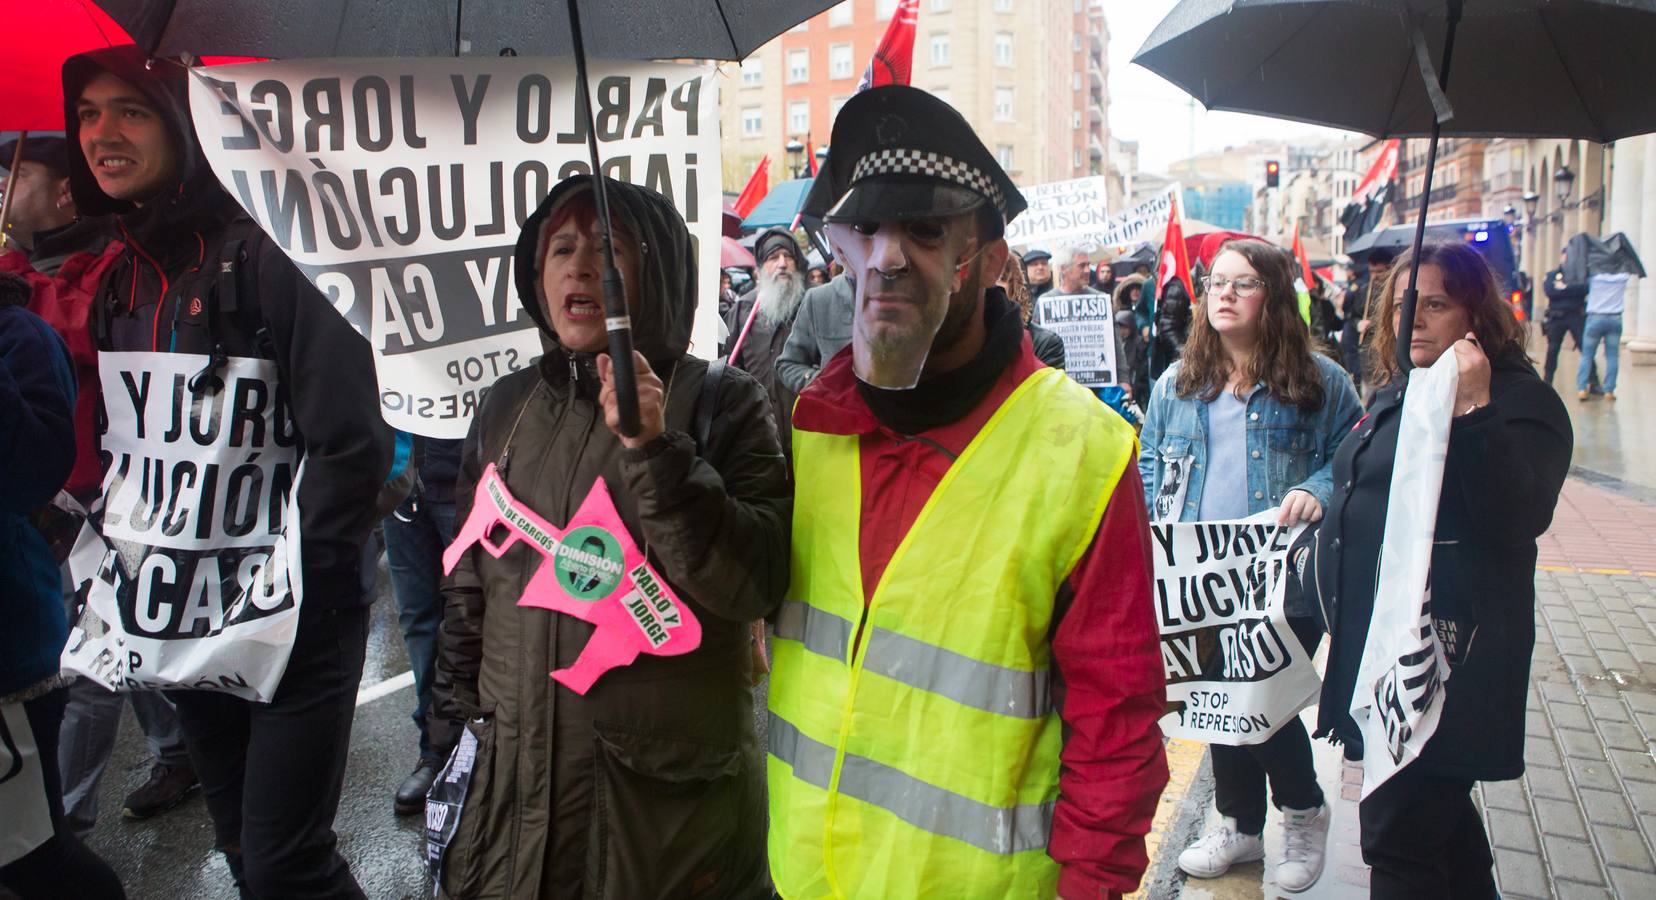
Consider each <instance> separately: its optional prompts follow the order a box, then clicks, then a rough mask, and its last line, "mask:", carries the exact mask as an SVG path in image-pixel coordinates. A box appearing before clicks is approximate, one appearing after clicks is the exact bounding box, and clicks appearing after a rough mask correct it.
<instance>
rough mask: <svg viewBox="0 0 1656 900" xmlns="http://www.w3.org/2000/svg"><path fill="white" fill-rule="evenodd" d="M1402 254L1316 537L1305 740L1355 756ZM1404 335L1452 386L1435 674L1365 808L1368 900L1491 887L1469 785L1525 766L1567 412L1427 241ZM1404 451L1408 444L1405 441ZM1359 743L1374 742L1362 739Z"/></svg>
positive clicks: (1462, 251)
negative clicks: (1320, 648)
mask: <svg viewBox="0 0 1656 900" xmlns="http://www.w3.org/2000/svg"><path fill="white" fill-rule="evenodd" d="M1408 267H1409V258H1408V257H1407V256H1405V257H1404V258H1402V259H1399V260H1398V261H1397V263H1396V265H1395V266H1393V268H1392V270H1391V277H1390V279H1389V280H1388V283H1387V285H1386V288H1385V291H1384V293H1383V294H1381V299H1380V300H1379V304H1378V309H1377V310H1376V314H1375V315H1374V316H1373V318H1372V321H1373V327H1372V329H1371V332H1370V334H1371V336H1372V338H1373V340H1374V348H1373V349H1374V357H1375V359H1376V361H1377V362H1379V363H1381V364H1382V365H1384V366H1389V367H1390V371H1387V370H1385V369H1382V370H1381V372H1380V373H1379V377H1380V378H1381V379H1383V380H1382V382H1381V385H1380V388H1379V390H1378V392H1377V393H1376V395H1375V398H1374V401H1373V404H1372V406H1371V407H1370V410H1369V413H1368V415H1367V416H1365V417H1364V418H1363V419H1362V420H1361V421H1359V422H1358V424H1357V427H1356V428H1355V429H1354V430H1353V431H1352V433H1351V434H1350V436H1348V437H1347V438H1346V440H1345V442H1344V443H1343V444H1341V446H1340V449H1339V452H1338V453H1337V454H1336V455H1335V458H1334V498H1333V501H1332V502H1331V503H1330V504H1329V509H1328V513H1327V516H1326V518H1325V521H1324V525H1323V528H1322V531H1321V533H1320V534H1319V535H1318V539H1317V557H1316V563H1317V564H1316V566H1315V567H1314V569H1313V571H1314V572H1315V578H1316V589H1317V591H1318V593H1319V594H1320V596H1321V598H1322V599H1323V601H1324V609H1325V610H1328V611H1329V615H1330V616H1331V617H1332V621H1331V622H1330V623H1329V624H1330V631H1331V633H1332V635H1333V642H1332V645H1331V647H1330V651H1329V657H1328V671H1327V674H1326V676H1325V679H1324V682H1323V692H1322V702H1321V709H1320V712H1319V719H1318V734H1319V735H1326V734H1333V735H1334V737H1335V738H1336V739H1337V740H1339V741H1340V742H1342V743H1344V744H1345V746H1346V750H1347V753H1346V755H1347V757H1348V758H1352V759H1357V758H1360V757H1361V756H1362V753H1363V746H1362V735H1361V733H1360V731H1359V730H1358V727H1357V725H1356V723H1355V722H1354V721H1353V720H1352V718H1351V715H1350V713H1349V712H1348V710H1349V708H1350V706H1351V698H1352V693H1353V691H1354V689H1355V686H1356V680H1357V669H1358V665H1359V662H1360V660H1361V657H1362V654H1363V645H1364V643H1365V642H1366V641H1367V639H1368V627H1369V619H1370V616H1371V614H1372V612H1373V609H1374V592H1375V586H1376V580H1377V577H1378V570H1379V556H1380V543H1381V536H1382V532H1383V531H1384V528H1385V520H1386V504H1387V499H1388V494H1389V491H1390V488H1391V476H1392V463H1393V461H1394V459H1395V456H1396V452H1397V449H1398V448H1397V435H1398V426H1399V422H1400V420H1401V418H1402V416H1401V415H1400V413H1401V409H1402V402H1403V385H1404V382H1405V378H1404V377H1403V376H1401V375H1400V374H1399V372H1398V371H1397V368H1396V362H1395V353H1394V348H1395V342H1396V328H1397V324H1396V323H1397V318H1398V316H1397V299H1398V297H1399V295H1401V293H1402V288H1403V283H1404V282H1405V280H1406V276H1407V272H1408ZM1419 292H1420V300H1419V306H1418V312H1417V314H1416V319H1415V323H1414V331H1413V334H1412V338H1411V344H1410V356H1411V359H1412V361H1413V362H1414V364H1415V365H1416V366H1422V367H1424V366H1430V365H1432V364H1433V363H1435V362H1436V361H1437V360H1438V358H1439V357H1440V356H1441V355H1442V354H1444V353H1453V354H1455V358H1456V360H1457V361H1458V364H1459V371H1460V379H1459V387H1458V390H1457V392H1456V397H1455V408H1454V414H1455V417H1454V422H1453V425H1452V426H1451V428H1450V432H1449V451H1448V459H1447V461H1446V463H1445V466H1444V473H1443V492H1442V496H1441V499H1440V501H1439V503H1438V513H1437V524H1436V535H1435V542H1434V546H1433V548H1432V562H1431V575H1430V588H1431V593H1430V597H1431V612H1432V616H1433V619H1434V620H1435V624H1436V626H1437V630H1438V634H1439V636H1440V637H1442V638H1444V650H1445V653H1446V655H1447V656H1448V658H1449V665H1450V677H1449V679H1448V680H1447V681H1446V682H1445V683H1444V693H1445V698H1444V701H1443V702H1444V707H1443V712H1442V717H1441V719H1440V721H1439V722H1438V725H1437V730H1436V731H1435V732H1434V733H1433V734H1432V736H1431V738H1430V740H1429V741H1428V742H1427V744H1426V746H1425V748H1424V750H1423V751H1422V753H1421V756H1420V758H1419V759H1417V760H1416V761H1414V762H1413V763H1411V764H1409V765H1408V766H1407V767H1405V768H1404V769H1403V770H1401V771H1399V772H1397V773H1396V774H1394V775H1393V776H1392V777H1391V778H1390V779H1389V780H1387V781H1386V782H1385V783H1383V784H1382V785H1380V786H1379V787H1378V788H1376V789H1375V790H1374V791H1373V792H1372V793H1371V794H1370V795H1369V797H1368V798H1367V799H1365V800H1364V801H1363V802H1362V805H1361V807H1360V814H1359V818H1360V820H1361V825H1362V847H1363V859H1364V861H1366V862H1367V863H1368V864H1369V865H1370V866H1371V867H1372V869H1373V872H1372V877H1371V882H1370V884H1371V887H1370V890H1371V894H1370V896H1372V897H1376V898H1379V897H1411V898H1420V897H1445V898H1447V897H1455V898H1488V897H1494V896H1496V893H1495V883H1494V880H1493V878H1492V876H1491V872H1490V869H1491V864H1492V858H1491V856H1490V851H1489V841H1488V838H1487V837H1486V836H1485V834H1484V830H1483V824H1482V820H1481V819H1480V818H1479V816H1478V812H1477V810H1476V809H1475V808H1474V807H1473V805H1472V799H1471V790H1472V784H1473V782H1475V781H1499V780H1505V779H1513V778H1517V777H1519V776H1520V775H1522V774H1523V771H1524V758H1523V753H1524V706H1525V703H1524V700H1525V693H1526V691H1527V690H1528V686H1529V664H1530V654H1531V651H1532V649H1533V648H1534V644H1535V620H1534V617H1535V559H1536V547H1535V540H1536V538H1537V537H1539V536H1540V535H1541V534H1542V532H1544V531H1546V529H1547V526H1548V525H1549V524H1550V523H1551V521H1552V514H1553V507H1554V505H1555V504H1556V503H1557V501H1558V492H1559V490H1560V489H1561V488H1562V487H1563V484H1564V477H1565V475H1566V474H1567V473H1568V471H1569V468H1570V450H1571V445H1572V436H1571V432H1570V421H1569V417H1568V416H1567V415H1566V413H1565V411H1564V406H1563V404H1562V403H1561V402H1560V401H1559V399H1558V395H1557V394H1556V393H1554V392H1553V390H1552V388H1550V387H1548V386H1547V385H1546V383H1545V382H1543V381H1541V379H1540V378H1539V377H1538V376H1537V375H1536V374H1535V370H1534V368H1532V367H1531V366H1530V363H1529V360H1528V359H1527V358H1526V356H1525V354H1524V348H1523V331H1522V328H1521V326H1520V325H1519V323H1517V322H1516V321H1515V320H1514V319H1513V317H1512V314H1511V312H1510V311H1509V309H1508V308H1507V307H1506V304H1505V303H1503V302H1502V300H1501V297H1500V295H1499V293H1498V292H1497V290H1496V287H1495V279H1494V276H1493V275H1492V274H1491V273H1490V270H1489V267H1488V266H1487V265H1485V264H1484V262H1483V259H1482V257H1480V256H1479V255H1478V254H1477V253H1476V252H1475V251H1473V250H1471V249H1469V248H1467V247H1466V246H1464V245H1462V244H1458V243H1455V244H1441V245H1432V246H1428V247H1426V248H1425V249H1424V250H1423V251H1422V254H1421V266H1420V275H1419ZM1403 452H1410V451H1409V449H1408V448H1404V451H1403ZM1373 749H1374V752H1382V753H1383V752H1386V750H1385V749H1384V748H1373Z"/></svg>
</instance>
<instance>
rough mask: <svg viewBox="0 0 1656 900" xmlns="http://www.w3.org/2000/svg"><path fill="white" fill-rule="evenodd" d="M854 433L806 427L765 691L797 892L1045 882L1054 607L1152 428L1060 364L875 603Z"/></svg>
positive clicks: (921, 532) (1019, 407)
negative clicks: (786, 580) (862, 556)
mask: <svg viewBox="0 0 1656 900" xmlns="http://www.w3.org/2000/svg"><path fill="white" fill-rule="evenodd" d="M858 444H859V438H858V437H856V436H854V435H853V436H844V435H828V434H819V433H813V432H807V431H802V430H796V431H795V432H794V445H793V446H794V461H795V467H796V472H797V486H796V491H795V498H794V517H793V563H792V572H793V580H792V582H791V584H792V587H791V588H790V593H789V596H790V599H789V600H788V601H787V602H785V603H784V604H783V607H782V611H781V613H780V616H779V618H778V622H777V626H776V644H775V668H774V672H773V674H772V676H771V687H770V759H769V763H768V766H767V770H768V779H769V784H770V817H771V828H770V842H769V846H770V865H771V875H772V877H773V878H774V879H775V882H776V887H777V889H778V890H779V891H780V892H781V894H782V896H783V897H786V898H789V900H809V898H818V897H845V898H908V897H951V898H964V897H984V898H997V900H998V898H1004V897H1050V896H1052V895H1053V893H1054V891H1055V890H1056V885H1057V880H1058V866H1057V864H1056V863H1054V862H1053V861H1052V859H1051V857H1049V856H1048V855H1047V838H1048V834H1049V833H1050V831H1051V827H1052V811H1053V804H1054V802H1055V800H1056V799H1057V796H1058V772H1059V763H1058V753H1059V750H1060V749H1061V743H1062V734H1061V723H1060V722H1059V719H1058V715H1057V713H1056V712H1055V711H1054V709H1053V705H1052V701H1051V697H1050V688H1049V686H1050V681H1051V673H1050V669H1051V664H1052V654H1051V644H1050V638H1051V628H1052V624H1053V621H1052V619H1053V603H1054V600H1055V598H1056V597H1057V595H1058V592H1059V589H1060V587H1061V586H1062V584H1063V582H1064V579H1065V578H1067V577H1068V576H1069V574H1070V572H1071V571H1072V570H1073V569H1074V568H1075V566H1076V565H1077V563H1078V562H1079V561H1080V559H1081V556H1082V554H1084V553H1085V552H1086V550H1087V548H1088V546H1089V545H1090V544H1091V541H1092V539H1093V536H1094V535H1095V534H1096V533H1097V531H1098V526H1099V523H1100V521H1101V520H1102V518H1103V514H1104V507H1105V505H1106V504H1107V503H1108V501H1109V498H1110V496H1111V494H1112V493H1113V492H1114V490H1115V486H1116V482H1117V481H1118V480H1119V479H1120V477H1121V475H1122V473H1123V472H1124V471H1125V470H1126V468H1127V465H1128V462H1129V461H1130V460H1132V459H1135V458H1136V457H1137V455H1138V446H1137V444H1138V441H1137V439H1136V438H1135V437H1134V435H1133V431H1132V429H1131V428H1130V427H1128V425H1127V423H1126V422H1124V421H1123V420H1122V419H1121V418H1120V417H1119V416H1117V415H1115V414H1114V413H1113V412H1111V411H1110V410H1109V409H1107V408H1106V407H1105V406H1104V405H1103V404H1102V403H1100V402H1099V401H1098V399H1097V398H1095V397H1093V396H1092V395H1091V394H1090V393H1089V392H1088V391H1087V390H1086V389H1085V388H1083V387H1081V386H1080V385H1077V384H1076V383H1075V382H1073V381H1071V380H1070V379H1068V378H1066V377H1065V376H1064V374H1063V373H1062V372H1059V371H1057V370H1055V369H1039V370H1037V371H1036V372H1034V373H1033V374H1031V375H1030V376H1029V377H1028V378H1027V379H1025V380H1024V381H1023V382H1022V383H1021V384H1020V385H1018V387H1017V388H1016V389H1014V390H1013V392H1012V394H1011V395H1010V396H1009V397H1008V398H1007V399H1006V401H1005V403H1003V404H1002V405H1001V407H1000V408H999V409H998V410H997V411H996V412H995V414H994V415H993V416H992V417H991V418H990V419H989V421H988V423H987V424H986V425H985V426H984V427H983V429H982V430H981V431H980V432H979V433H978V435H977V436H976V437H975V438H974V439H973V440H972V442H971V444H970V445H969V446H967V448H966V450H965V451H964V452H963V453H961V455H960V458H959V459H957V460H955V462H954V463H953V465H952V466H951V467H950V468H949V471H948V474H946V475H945V476H944V477H943V480H942V482H941V483H939V484H938V486H937V489H936V491H935V492H934V493H933V494H932V496H931V498H930V500H928V501H927V503H926V505H925V507H924V508H923V509H922V510H921V512H920V514H919V517H918V518H916V520H915V522H914V525H913V527H911V528H910V529H909V532H908V534H907V535H905V536H904V538H903V540H902V542H901V544H900V545H899V546H898V548H897V551H896V552H895V553H894V554H893V555H892V558H891V562H890V565H889V566H888V567H887V568H886V570H885V573H884V575H883V576H882V577H881V579H880V583H879V584H878V585H877V586H876V587H875V589H874V592H873V594H872V596H871V598H870V601H869V603H868V604H867V607H866V612H865V607H864V603H863V597H864V592H863V584H862V568H861V565H860V562H859V555H858V531H859V528H858V522H859V517H860V511H861V486H860V483H859V482H860V471H861V470H860V465H859V455H858Z"/></svg>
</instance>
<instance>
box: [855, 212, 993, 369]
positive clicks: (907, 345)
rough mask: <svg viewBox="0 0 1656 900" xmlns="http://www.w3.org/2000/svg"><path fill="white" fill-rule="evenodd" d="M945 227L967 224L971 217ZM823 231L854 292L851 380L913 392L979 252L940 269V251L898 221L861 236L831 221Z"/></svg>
mask: <svg viewBox="0 0 1656 900" xmlns="http://www.w3.org/2000/svg"><path fill="white" fill-rule="evenodd" d="M946 227H970V220H969V219H967V220H965V221H964V222H961V223H957V224H953V225H949V226H946ZM823 232H824V234H825V236H826V237H827V238H828V242H829V244H830V246H832V248H833V250H834V255H835V256H836V257H837V258H838V259H839V260H840V263H841V264H842V265H844V266H845V269H846V271H847V272H849V273H851V277H852V279H853V280H854V283H855V284H856V288H857V294H856V301H855V303H854V305H853V309H852V316H851V363H852V369H853V370H854V371H855V372H856V374H857V378H858V379H860V380H861V381H862V382H864V383H865V384H868V385H871V386H873V387H877V388H884V389H886V390H909V389H912V388H913V387H914V386H915V385H917V384H919V383H920V376H921V374H922V373H923V372H924V370H925V368H926V359H927V357H928V356H929V355H930V353H931V348H932V342H933V341H934V340H936V338H937V332H938V329H940V328H942V326H943V321H944V319H946V318H947V316H948V312H949V298H950V296H951V295H952V294H953V293H954V292H955V291H958V290H959V289H960V286H961V284H962V283H963V282H964V281H965V278H966V274H967V272H968V271H969V269H970V266H971V264H972V261H973V260H974V259H976V258H977V256H978V254H979V253H981V252H982V248H981V247H977V248H974V249H973V251H972V252H971V253H970V254H968V255H967V256H966V257H964V258H962V259H960V260H959V261H957V262H956V263H955V264H954V265H953V267H952V268H949V269H942V268H941V267H940V265H939V264H938V263H939V262H940V261H939V260H938V259H937V258H936V257H937V256H938V255H939V253H940V250H939V248H938V247H937V246H936V245H935V244H934V245H932V246H926V245H925V242H924V241H922V240H921V239H920V238H917V237H916V236H914V235H913V234H911V233H910V231H909V229H908V227H906V226H905V225H904V224H903V223H894V222H887V223H881V225H880V227H879V228H878V229H877V230H876V231H875V232H874V233H873V234H865V233H863V232H862V231H859V230H858V229H857V228H855V227H853V226H852V225H849V224H846V223H843V222H830V223H828V224H827V225H826V226H825V227H824V229H823Z"/></svg>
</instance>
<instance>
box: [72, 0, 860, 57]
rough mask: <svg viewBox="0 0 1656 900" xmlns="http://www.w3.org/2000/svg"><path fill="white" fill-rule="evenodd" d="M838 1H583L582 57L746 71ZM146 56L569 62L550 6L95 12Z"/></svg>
mask: <svg viewBox="0 0 1656 900" xmlns="http://www.w3.org/2000/svg"><path fill="white" fill-rule="evenodd" d="M835 2H836V0H666V2H664V0H582V2H581V16H582V18H583V19H584V20H585V25H584V27H583V29H582V30H583V32H584V34H585V37H586V48H585V49H586V53H587V55H589V56H592V57H595V58H610V59H743V58H745V57H746V56H747V55H748V54H750V53H752V52H753V51H754V50H755V49H757V48H758V47H759V46H760V45H761V44H764V43H765V42H766V41H769V40H770V39H771V38H773V37H775V36H776V35H778V34H781V33H782V32H784V31H786V30H787V29H789V28H792V27H793V26H795V25H797V24H799V23H800V22H802V21H804V20H806V19H808V18H810V17H812V16H814V15H816V14H817V13H819V12H822V11H823V10H825V9H827V8H828V7H830V6H833V5H834V3H835ZM98 5H99V6H101V7H103V9H104V10H105V11H107V12H108V13H109V14H110V16H111V17H112V18H113V19H115V21H117V22H119V23H121V26H122V27H123V28H125V29H126V30H127V32H128V33H129V34H131V35H132V36H133V39H134V40H135V41H136V42H137V43H138V44H139V45H140V46H144V47H149V48H151V50H152V51H154V52H156V53H157V54H159V55H162V56H177V55H179V54H181V53H192V54H195V55H197V56H209V55H216V54H228V55H242V56H268V57H272V58H275V59H294V58H301V57H354V56H370V57H373V56H378V57H418V56H452V55H457V54H458V55H462V56H465V55H472V56H497V55H499V54H500V53H501V52H503V51H505V50H508V49H509V50H511V51H514V52H516V53H517V54H518V55H519V56H560V57H569V56H573V55H574V45H573V43H572V42H571V41H570V35H569V13H568V10H567V9H566V8H565V6H564V4H563V3H561V2H557V0H539V2H504V0H470V2H467V0H160V2H158V0H98Z"/></svg>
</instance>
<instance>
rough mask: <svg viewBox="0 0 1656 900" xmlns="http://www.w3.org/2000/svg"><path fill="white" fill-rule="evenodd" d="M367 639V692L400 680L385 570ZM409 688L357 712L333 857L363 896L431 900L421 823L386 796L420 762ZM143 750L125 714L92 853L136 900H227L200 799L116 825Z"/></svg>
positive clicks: (228, 887)
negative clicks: (338, 855)
mask: <svg viewBox="0 0 1656 900" xmlns="http://www.w3.org/2000/svg"><path fill="white" fill-rule="evenodd" d="M378 592H379V599H378V600H377V601H376V602H375V604H374V609H373V627H372V630H371V632H370V633H369V637H368V656H367V663H366V664H365V666H364V667H363V673H362V684H363V685H364V686H369V685H372V684H375V683H377V682H379V681H382V680H384V679H387V678H393V677H395V676H397V675H401V674H402V673H404V672H406V671H408V654H407V652H406V651H405V650H404V649H403V643H402V635H401V633H400V632H399V631H398V629H397V615H396V607H395V605H394V604H393V603H392V601H391V590H390V587H389V582H388V579H387V577H386V575H385V571H384V568H383V566H382V567H381V571H380V578H379V585H378ZM413 709H414V689H413V688H412V687H404V688H401V689H400V690H397V691H394V692H392V693H390V694H388V695H387V696H385V697H382V698H380V699H377V700H373V701H371V702H368V703H366V704H364V705H361V706H358V707H357V715H356V722H355V725H354V726H353V727H352V729H351V758H350V764H349V767H348V769H347V770H346V773H345V794H344V797H343V798H342V799H341V801H340V805H339V816H338V818H337V819H336V820H335V822H334V828H335V830H336V831H337V832H338V834H339V845H340V851H341V852H342V853H343V854H344V855H345V858H346V859H347V860H349V861H350V864H351V869H352V871H353V872H354V873H355V874H356V878H357V881H358V883H360V884H361V885H362V889H363V891H365V892H366V893H367V894H368V896H369V897H371V898H375V900H380V898H415V897H428V896H430V888H429V887H428V886H427V883H426V877H425V866H424V851H425V843H424V842H425V833H424V829H423V828H422V824H423V822H422V818H421V817H420V816H407V817H399V816H396V815H393V814H392V812H391V796H392V794H393V792H395V791H396V789H397V785H398V784H400V783H401V782H402V779H403V778H404V777H406V776H407V775H408V773H409V772H410V771H412V770H413V768H414V764H415V763H416V762H417V761H418V759H419V744H418V740H419V734H418V732H416V731H415V729H414V722H413V720H412V719H411V718H410V714H411V713H412V712H413ZM149 763H150V761H149V751H148V750H147V748H146V747H145V744H144V736H143V733H142V732H141V731H139V729H138V723H137V720H135V719H134V718H133V717H132V712H131V707H130V706H129V707H127V712H126V714H125V716H124V719H123V721H122V723H121V734H120V739H119V742H118V743H117V745H116V747H115V752H114V754H113V756H111V758H110V761H109V768H108V770H107V771H106V772H105V773H104V779H103V784H102V785H101V786H100V791H101V798H100V803H99V815H98V825H97V829H96V830H95V831H94V833H93V837H92V840H91V846H92V849H93V850H95V851H96V852H97V853H98V854H99V855H101V856H102V857H103V858H104V859H105V860H107V861H108V862H109V864H110V865H111V866H113V867H114V869H115V871H116V873H118V874H119V875H120V877H121V881H122V883H123V884H125V886H126V891H127V896H129V897H131V898H134V900H185V898H198V897H200V898H232V900H233V898H235V896H236V891H235V888H234V887H233V886H232V884H231V881H230V871H229V869H228V868H226V867H225V865H224V861H223V859H222V857H220V856H219V855H218V854H217V853H215V852H213V826H212V822H211V820H209V818H208V816H207V807H206V805H205V804H204V803H203V802H202V799H201V793H200V792H199V791H197V792H195V793H194V794H192V795H191V796H190V797H189V799H187V800H186V801H185V802H184V803H183V804H182V805H180V806H179V807H178V808H176V809H174V810H172V811H171V812H168V813H165V814H163V815H161V816H158V817H156V818H154V819H149V820H145V821H142V822H139V821H134V820H131V819H126V818H123V817H122V816H121V801H122V799H123V798H125V796H126V794H127V792H128V791H130V790H132V789H133V788H135V787H137V786H138V785H140V784H142V783H143V781H144V779H145V777H146V776H147V775H148V772H149Z"/></svg>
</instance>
